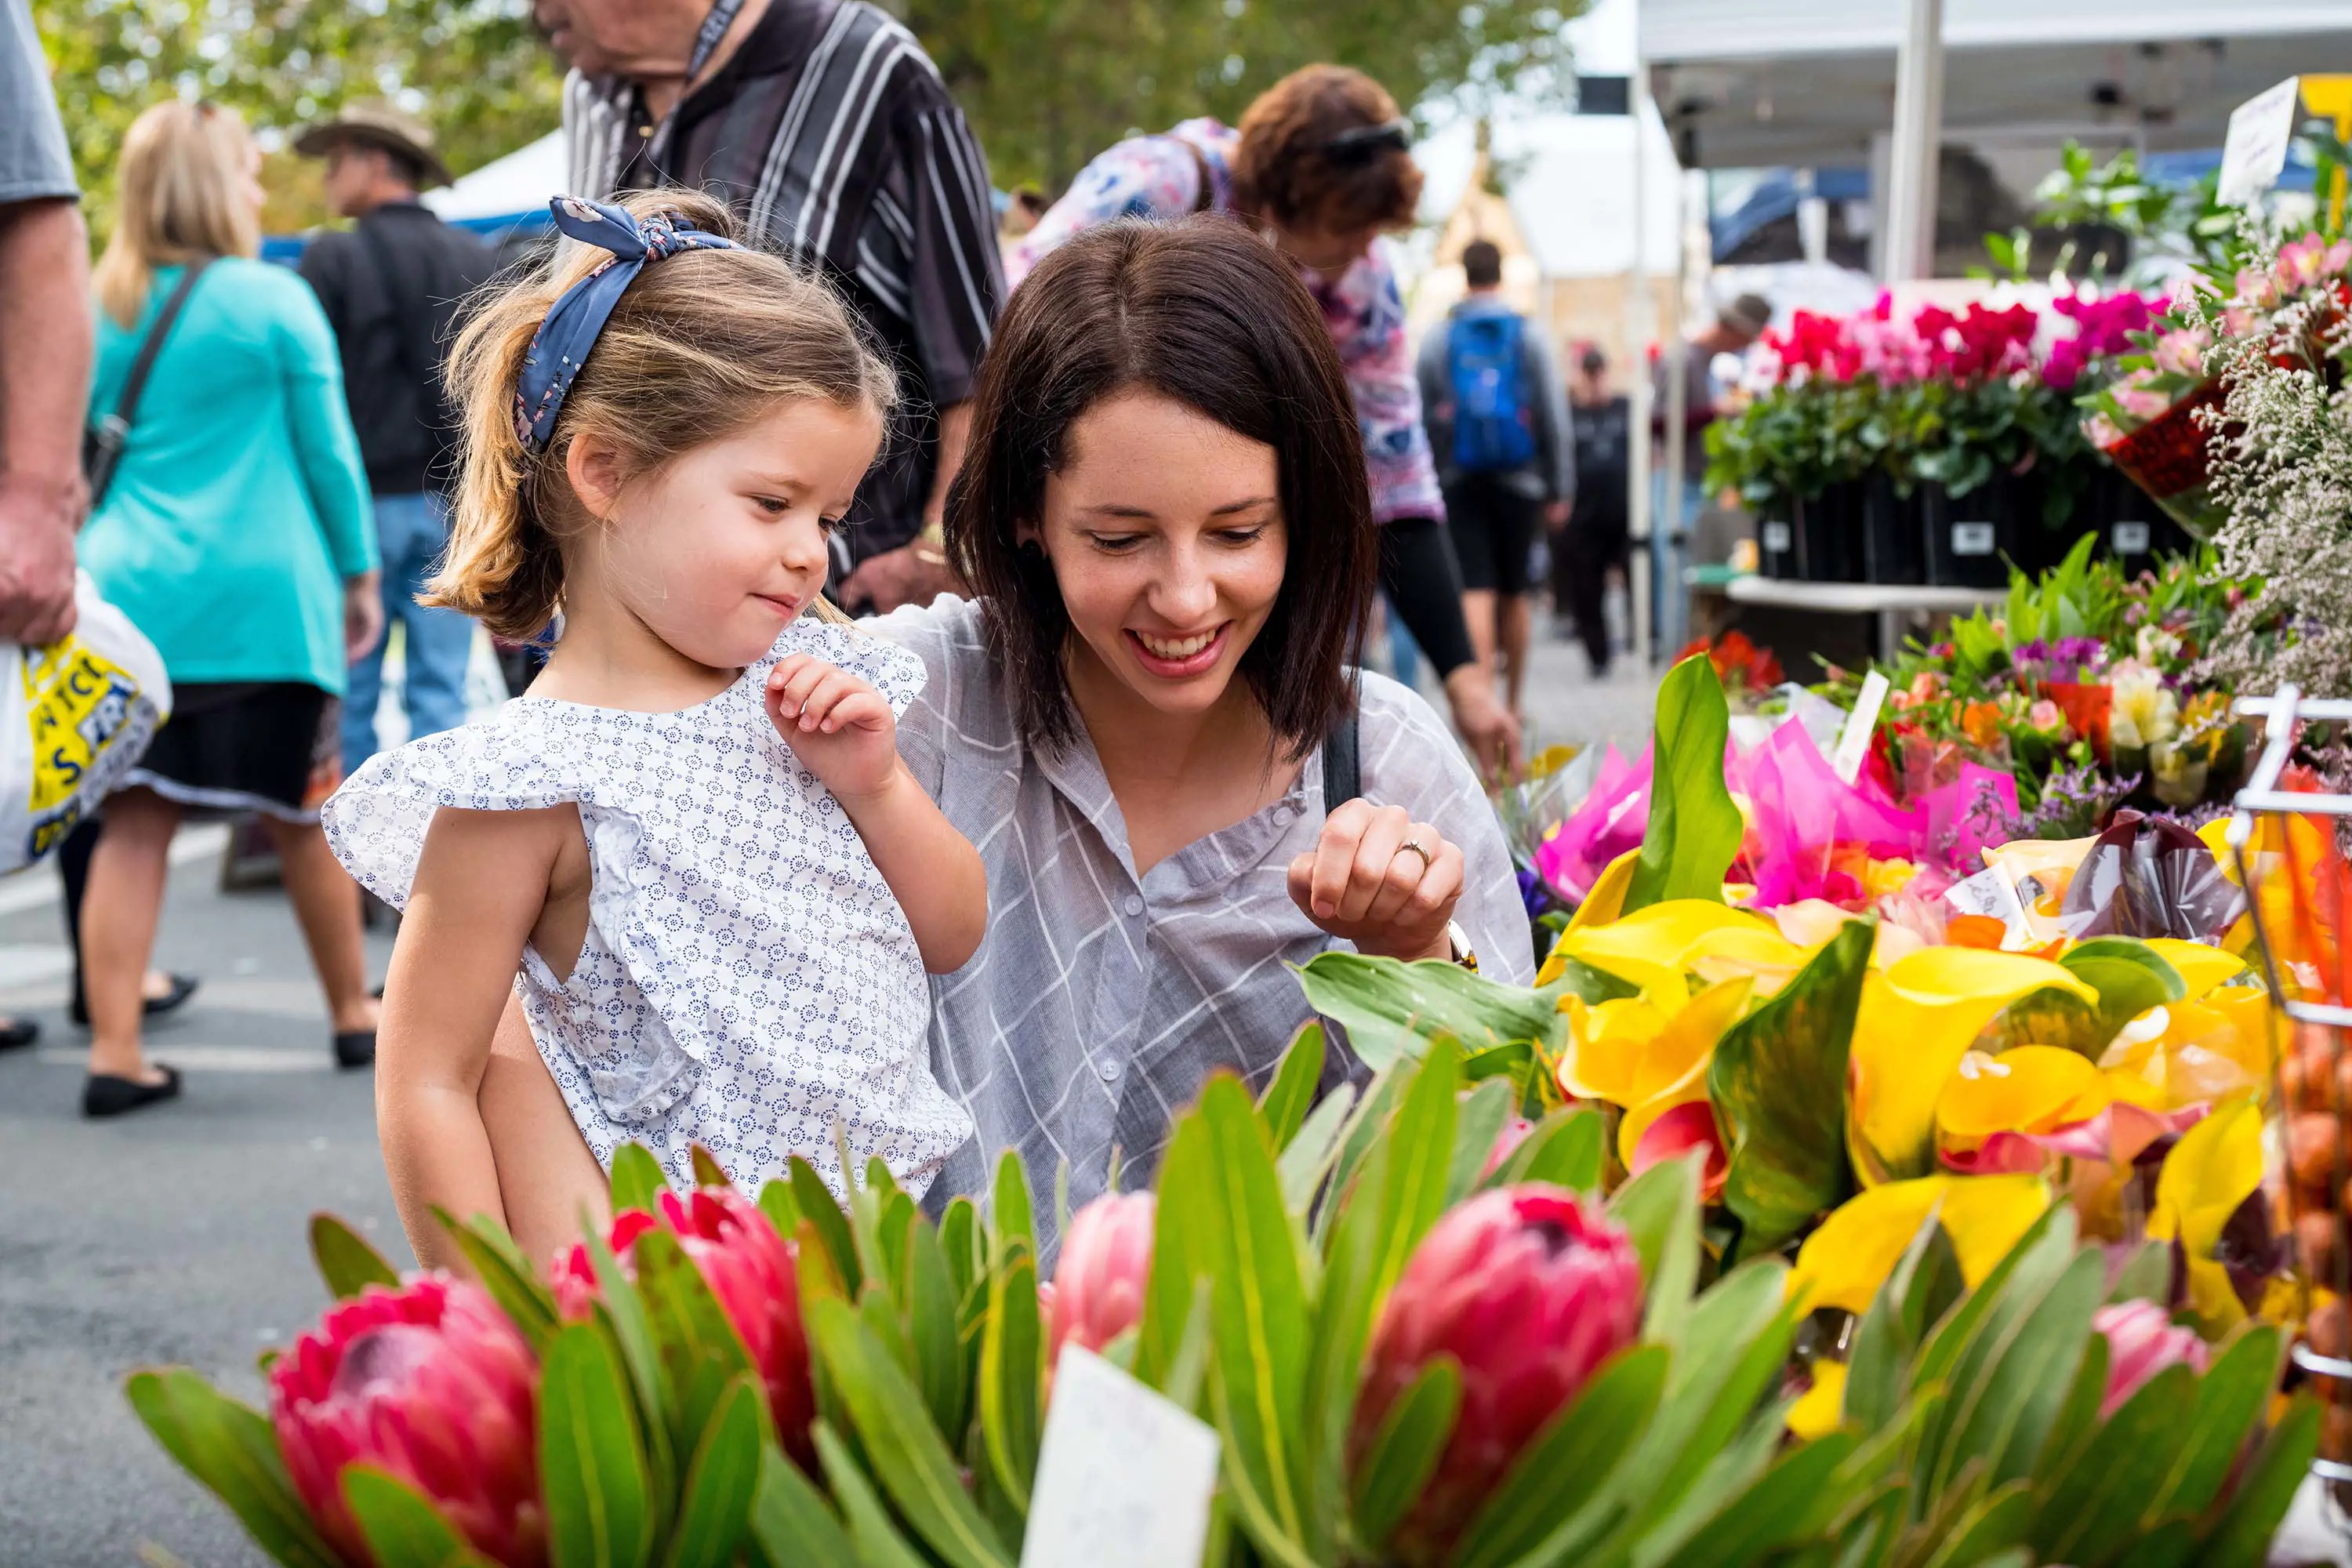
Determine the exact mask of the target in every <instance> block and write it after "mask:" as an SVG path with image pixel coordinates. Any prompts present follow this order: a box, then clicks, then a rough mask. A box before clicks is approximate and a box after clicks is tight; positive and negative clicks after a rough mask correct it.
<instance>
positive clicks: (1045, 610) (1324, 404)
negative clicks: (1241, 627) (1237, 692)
mask: <svg viewBox="0 0 2352 1568" xmlns="http://www.w3.org/2000/svg"><path fill="white" fill-rule="evenodd" d="M1129 387H1142V388H1148V389H1150V391H1153V392H1156V393H1159V394H1160V395H1162V396H1165V397H1169V398H1171V399H1173V400H1175V401H1176V402H1178V403H1181V404H1183V405H1185V406H1186V407H1188V408H1192V409H1196V410H1198V411H1199V412H1200V413H1202V414H1203V415H1205V416H1208V417H1209V418H1211V419H1213V420H1215V421H1216V422H1217V423H1218V424H1220V425H1222V426H1224V427H1225V428H1226V429H1228V430H1231V431H1233V432H1234V434H1235V435H1238V436H1244V437H1248V438H1249V439H1250V440H1253V441H1260V442H1263V443H1265V445H1266V446H1269V447H1273V448H1274V451H1275V457H1276V462H1277V465H1278V469H1277V471H1278V473H1279V475H1280V479H1279V489H1278V499H1279V500H1280V502H1281V506H1282V520H1283V526H1284V531H1285V533H1286V537H1287V540H1288V549H1289V553H1288V557H1287V559H1286V562H1285V563H1284V566H1283V574H1282V588H1281V591H1280V593H1279V594H1278V595H1276V599H1275V602H1274V610H1273V612H1272V614H1270V615H1269V616H1267V617H1266V622H1265V626H1264V627H1263V628H1262V629H1261V630H1260V631H1259V633H1258V635H1257V639H1256V640H1255V642H1253V643H1251V644H1250V646H1249V647H1248V649H1247V650H1246V651H1245V652H1244V654H1243V655H1242V660H1241V674H1242V677H1243V679H1246V680H1247V681H1248V682H1249V684H1250V689H1251V690H1252V691H1254V692H1255V694H1256V696H1257V700H1258V701H1259V703H1260V704H1261V705H1262V706H1263V707H1264V708H1265V713H1266V717H1267V718H1268V720H1270V721H1272V725H1273V729H1274V732H1275V735H1276V745H1277V746H1278V748H1279V749H1280V751H1281V752H1282V754H1283V756H1284V757H1285V758H1286V760H1297V759H1298V758H1301V757H1304V756H1305V755H1306V754H1307V752H1310V751H1312V750H1313V749H1314V747H1315V745H1316V743H1317V742H1319V741H1321V740H1322V739H1323V737H1324V735H1325V734H1326V733H1328V731H1329V730H1330V729H1331V727H1332V725H1333V724H1334V723H1335V722H1336V721H1338V720H1339V718H1340V717H1341V715H1343V714H1344V713H1345V712H1346V711H1347V710H1348V709H1349V705H1350V704H1351V703H1352V702H1353V700H1354V698H1353V693H1352V691H1351V689H1350V684H1349V683H1350V679H1351V676H1350V673H1349V669H1348V665H1349V662H1350V661H1351V660H1352V659H1353V658H1355V657H1356V655H1357V650H1358V647H1359V646H1360V641H1361V638H1362V636H1363V631H1364V626H1365V621H1366V617H1367V616H1369V615H1370V608H1371V595H1372V583H1373V578H1374V574H1375V570H1376V559H1377V558H1376V555H1375V552H1376V551H1377V550H1378V548H1379V543H1378V541H1377V539H1376V538H1375V536H1374V533H1373V529H1372V521H1371V494H1370V487H1369V485H1368V482H1367V480H1366V479H1365V477H1364V447H1363V437H1362V434H1361V432H1360V429H1359V427H1358V426H1357V423H1356V411H1355V405H1354V402H1353V400H1352V398H1351V397H1350V395H1349V390H1348V377H1347V373H1346V371H1345V370H1343V369H1342V368H1341V366H1340V363H1339V351H1338V350H1337V349H1335V348H1334V347H1333V346H1332V343H1331V331H1330V328H1329V327H1328V326H1327V325H1325V323H1324V321H1323V312H1322V311H1321V310H1320V309H1318V307H1317V305H1316V303H1315V300H1314V298H1313V297H1312V296H1311V295H1309V294H1308V293H1307V288H1306V285H1304V284H1303V283H1301V282H1300V281H1299V280H1298V277H1297V273H1295V272H1294V271H1293V270H1292V269H1291V267H1290V264H1289V263H1288V262H1286V261H1285V260H1283V258H1282V257H1281V256H1280V255H1279V254H1278V253H1277V252H1276V250H1275V248H1274V247H1273V246H1271V245H1269V244H1267V243H1266V242H1265V240H1264V239H1262V238H1260V237H1258V236H1257V235H1256V234H1255V232H1253V231H1252V230H1251V229H1250V228H1248V227H1247V226H1244V225H1243V224H1240V223H1238V222H1235V221H1234V219H1232V218H1230V217H1222V216H1214V215H1206V214H1204V215H1202V216H1196V217H1189V218H1184V219H1181V220H1179V221H1177V222H1174V223H1142V222H1134V221H1120V222H1117V223H1110V224H1105V225H1103V226H1100V227H1098V228H1095V229H1091V230H1089V231H1087V233H1085V234H1082V235H1079V236H1078V237H1076V238H1074V239H1072V240H1070V241H1069V242H1068V243H1067V244H1065V245H1063V246H1061V247H1058V248H1057V249H1055V251H1054V252H1053V253H1052V254H1051V255H1049V256H1047V257H1046V258H1045V260H1043V261H1042V262H1040V263H1038V266H1037V269H1036V270H1035V271H1034V272H1033V273H1031V274H1030V275H1029V278H1028V279H1027V280H1026V281H1025V282H1024V283H1023V284H1022V285H1021V287H1020V289H1017V290H1016V291H1015V292H1014V293H1013V300H1012V303H1011V304H1010V305H1009V306H1008V307H1007V308H1006V310H1005V312H1004V315H1003V320H1001V321H999V322H998V323H997V329H996V341H995V342H994V343H993V344H992V346H991V347H990V349H989V352H988V358H987V360H986V362H985V363H982V366H981V372H980V385H979V389H978V391H977V392H976V393H975V395H974V397H973V404H972V416H971V445H970V446H969V447H968V448H967V449H966V452H965V456H964V462H963V468H962V471H961V472H960V473H959V474H958V475H957V476H956V479H955V485H954V488H953V489H952V490H951V491H950V495H949V500H948V510H947V547H948V554H949V558H950V561H952V562H953V563H954V565H955V569H956V571H957V572H958V573H959V574H961V576H962V577H963V580H964V581H965V582H966V583H967V584H971V589H972V592H973V593H974V594H976V595H979V597H980V599H981V601H982V625H983V626H984V627H985V635H986V637H987V639H988V647H989V652H990V655H991V657H992V658H993V659H994V660H995V663H996V668H997V673H998V674H999V675H1000V676H1001V677H1002V679H1003V681H1004V686H1005V690H1006V692H1007V694H1008V695H1009V696H1010V698H1011V700H1012V701H1013V710H1014V713H1015V715H1016V717H1017V718H1018V721H1019V722H1020V726H1021V732H1022V735H1023V736H1024V739H1026V740H1027V741H1028V742H1029V743H1030V744H1031V745H1033V746H1036V747H1039V748H1041V749H1045V750H1049V751H1058V750H1061V749H1063V748H1065V747H1066V746H1068V745H1069V744H1070V742H1073V741H1074V740H1076V738H1077V734H1078V718H1077V713H1076V709H1075V708H1074V707H1073V706H1072V703H1071V700H1070V689H1069V684H1068V681H1067V679H1066V677H1065V671H1064V666H1063V658H1064V655H1065V652H1066V644H1067V642H1068V639H1069V636H1070V618H1069V615H1068V612H1067V611H1066V609H1065V607H1064V605H1063V604H1062V594H1061V589H1060V587H1059V586H1058V585H1057V584H1056V583H1055V578H1054V573H1053V568H1052V567H1051V565H1049V564H1048V563H1047V562H1046V560H1045V555H1044V552H1041V551H1040V550H1038V549H1037V547H1036V546H1035V545H1034V544H1031V545H1029V546H1027V547H1026V548H1024V546H1023V545H1022V543H1021V530H1022V528H1023V526H1024V524H1034V523H1037V522H1038V521H1041V519H1042V517H1043V515H1044V510H1045V477H1046V476H1047V475H1048V474H1050V473H1052V472H1053V471H1054V470H1055V468H1058V467H1060V465H1061V464H1062V463H1063V462H1064V461H1065V460H1066V456H1067V451H1068V444H1069V431H1070V426H1072V425H1073V424H1075V423H1076V421H1077V419H1078V417H1079V416H1081V415H1083V414H1085V413H1086V412H1087V409H1089V408H1092V407H1093V406H1094V405H1096V404H1097V403H1100V402H1101V401H1102V400H1103V399H1105V398H1107V397H1109V396H1111V395H1114V394H1116V393H1119V392H1123V391H1125V390H1127V389H1128V388H1129Z"/></svg>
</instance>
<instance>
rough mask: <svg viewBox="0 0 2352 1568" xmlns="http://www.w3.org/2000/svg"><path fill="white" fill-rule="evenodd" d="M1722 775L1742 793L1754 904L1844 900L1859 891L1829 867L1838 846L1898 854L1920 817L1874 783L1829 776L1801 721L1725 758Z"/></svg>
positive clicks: (1914, 841)
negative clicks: (1727, 762)
mask: <svg viewBox="0 0 2352 1568" xmlns="http://www.w3.org/2000/svg"><path fill="white" fill-rule="evenodd" d="M1725 777H1726V778H1727V781H1728V782H1729V783H1730V785H1731V787H1732V789H1733V790H1734V791H1735V792H1737V793H1738V794H1740V795H1745V796H1747V797H1748V837H1747V843H1746V846H1745V850H1744V853H1745V856H1746V858H1747V861H1748V869H1749V871H1750V872H1751V873H1752V876H1751V877H1750V880H1751V881H1753V882H1754V884H1755V887H1756V896H1755V898H1754V899H1753V900H1750V901H1751V903H1752V904H1753V906H1754V907H1755V908H1757V909H1759V910H1769V909H1774V908H1777V907H1778V906H1780V905H1781V904H1791V903H1796V902H1798V901H1799V900H1804V899H1827V900H1830V901H1831V902H1832V903H1841V904H1852V903H1853V902H1854V901H1855V900H1857V899H1858V898H1860V896H1861V893H1862V889H1861V886H1860V884H1859V883H1857V882H1856V881H1855V880H1854V878H1853V874H1852V873H1851V872H1850V871H1847V870H1843V869H1837V868H1834V866H1833V862H1834V860H1835V859H1836V858H1838V857H1839V854H1840V851H1841V850H1843V851H1844V853H1845V856H1846V858H1848V859H1849V860H1850V859H1851V856H1852V853H1853V851H1854V850H1856V849H1859V850H1861V851H1863V852H1864V853H1865V854H1867V855H1870V856H1872V857H1874V858H1908V857H1910V856H1912V855H1914V854H1916V852H1917V850H1918V847H1919V844H1920V842H1921V839H1922V837H1923V834H1924V831H1925V828H1926V818H1925V817H1924V816H1922V815H1921V814H1920V813H1918V812H1916V811H1906V810H1904V809H1903V808H1902V807H1900V806H1898V805H1895V803H1894V801H1892V800H1891V799H1889V798H1888V797H1887V795H1886V794H1885V791H1884V790H1882V789H1880V788H1879V786H1878V785H1877V784H1876V783H1874V782H1873V781H1871V780H1869V779H1867V778H1865V779H1864V781H1863V782H1862V783H1861V784H1858V785H1857V784H1847V783H1846V782H1845V781H1844V780H1843V779H1841V778H1839V777H1838V776H1837V773H1836V771H1835V770H1834V769H1832V767H1831V766H1830V764H1829V762H1828V759H1826V758H1824V757H1823V756H1822V753H1821V749H1820V748H1819V747H1818V746H1816V745H1814V744H1813V740H1812V737H1811V736H1810V735H1808V734H1807V733H1805V730H1804V726H1802V725H1801V724H1783V725H1781V726H1780V728H1779V729H1778V730H1775V731H1772V736H1771V739H1769V740H1768V741H1766V742H1764V743H1763V744H1762V745H1760V746H1759V747H1757V748H1756V749H1755V750H1754V751H1752V752H1748V754H1747V755H1746V756H1744V757H1738V758H1736V759H1734V760H1733V761H1732V763H1730V765H1729V766H1728V768H1727V770H1726V773H1725Z"/></svg>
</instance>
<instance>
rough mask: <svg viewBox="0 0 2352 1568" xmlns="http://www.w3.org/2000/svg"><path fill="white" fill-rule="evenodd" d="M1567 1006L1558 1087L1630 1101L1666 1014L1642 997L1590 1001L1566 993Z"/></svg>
mask: <svg viewBox="0 0 2352 1568" xmlns="http://www.w3.org/2000/svg"><path fill="white" fill-rule="evenodd" d="M1565 1005H1566V1006H1567V1009H1568V1050H1567V1052H1566V1054H1565V1055H1564V1056H1563V1058H1561V1061H1560V1064H1559V1086H1560V1088H1562V1089H1566V1090H1567V1091H1568V1092H1569V1093H1570V1094H1572V1095H1574V1096H1575V1097H1576V1098H1577V1099H1579V1100H1607V1101H1608V1102H1609V1103H1610V1104H1612V1105H1630V1104H1633V1102H1634V1097H1635V1091H1634V1084H1635V1081H1636V1080H1637V1079H1639V1078H1640V1076H1641V1072H1642V1064H1643V1059H1644V1058H1646V1057H1647V1056H1648V1055H1649V1050H1650V1047H1651V1046H1652V1044H1653V1043H1654V1042H1655V1041H1656V1039H1657V1037H1658V1034H1659V1031H1661V1030H1663V1029H1664V1027H1665V1026H1666V1017H1667V1015H1666V1014H1665V1013H1664V1012H1663V1011H1662V1010H1660V1009H1659V1008H1657V1007H1655V1006H1654V1005H1651V1004H1650V1003H1649V1002H1648V1001H1647V1000H1646V999H1644V998H1643V997H1640V996H1621V997H1618V998H1615V999H1614V1000H1612V1001H1608V1002H1601V1003H1594V1004H1587V1003H1586V1002H1585V1001H1584V999H1583V998H1582V997H1580V996H1570V997H1569V998H1568V1000H1567V1002H1566V1004H1565Z"/></svg>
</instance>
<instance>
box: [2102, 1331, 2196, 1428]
mask: <svg viewBox="0 0 2352 1568" xmlns="http://www.w3.org/2000/svg"><path fill="white" fill-rule="evenodd" d="M2091 1326H2092V1327H2093V1328H2095V1329H2096V1330H2098V1331H2099V1332H2101V1333H2103V1334H2105V1335H2106V1336H2107V1392H2106V1397H2105V1398H2104V1399H2102V1400H2100V1401H2099V1419H2100V1420H2102V1421H2105V1419H2106V1418H2107V1417H2108V1416H2110V1415H2114V1414H2115V1413H2116V1411H2118V1410H2120V1409H2122V1408H2123V1407H2124V1402H2125V1401H2126V1400H2127V1399H2129V1398H2130V1397H2131V1396H2132V1395H2133V1394H2135V1393H2137V1392H2138V1389H2139V1386H2140V1384H2144V1383H2146V1382H2147V1380H2148V1379H2149V1378H2151V1377H2154V1376H2155V1375H2156V1374H2157V1373H2159V1372H2162V1371H2163V1370H2164V1369H2165V1368H2166V1367H2168V1366H2173V1365H2176V1364H2178V1363H2182V1362H2186V1363H2188V1364H2189V1368H2190V1370H2192V1371H2194V1372H2197V1373H2200V1374H2201V1373H2203V1372H2204V1370H2205V1360H2206V1351H2205V1342H2204V1341H2203V1340H2200V1339H2199V1338H2198V1337H2197V1331H2196V1330H2194V1329H2184V1328H2179V1327H2177V1326H2176V1325H2175V1324H2174V1323H2173V1321H2172V1314H2171V1313H2169V1312H2168V1311H2166V1310H2164V1309H2163V1308H2162V1307H2159V1306H2158V1305H2157V1304H2156V1303H2155V1302H2153V1301H2118V1302H2116V1304H2115V1305H2114V1306H2112V1307H2102V1308H2100V1309H2099V1310H2098V1311H2096V1312H2095V1313H2094V1314H2093V1315H2092V1318H2091Z"/></svg>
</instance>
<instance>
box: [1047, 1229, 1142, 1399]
mask: <svg viewBox="0 0 2352 1568" xmlns="http://www.w3.org/2000/svg"><path fill="white" fill-rule="evenodd" d="M1157 1214H1158V1205H1157V1203H1156V1201H1155V1200H1154V1199H1153V1197H1152V1195H1151V1194H1150V1193H1105V1194H1103V1195H1102V1196H1101V1197H1098V1198H1097V1199H1095V1200H1094V1202H1092V1203H1090V1204H1088V1205H1087V1206H1086V1207H1084V1208H1082V1209H1080V1210H1079V1211H1078V1212H1077V1214H1076V1215H1074V1216H1072V1218H1071V1220H1070V1228H1069V1232H1068V1234H1066V1236H1064V1237H1062V1254H1061V1257H1060V1258H1058V1259H1057V1260H1056V1261H1055V1265H1054V1282H1053V1284H1052V1285H1051V1286H1050V1287H1048V1288H1047V1289H1050V1290H1051V1291H1052V1295H1051V1297H1050V1298H1048V1297H1046V1296H1045V1293H1044V1291H1041V1292H1040V1294H1039V1302H1038V1304H1039V1305H1040V1306H1041V1307H1043V1306H1046V1305H1048V1304H1049V1302H1050V1306H1051V1310H1050V1311H1049V1312H1048V1313H1047V1318H1048V1326H1047V1331H1046V1341H1045V1364H1046V1366H1047V1367H1049V1368H1050V1367H1052V1366H1053V1364H1054V1363H1055V1362H1057V1361H1059V1360H1060V1359H1061V1357H1062V1347H1063V1346H1064V1345H1066V1344H1076V1345H1077V1346H1079V1347H1080V1348H1081V1349H1084V1350H1090V1351H1098V1350H1100V1349H1102V1348H1103V1346H1105V1345H1107V1344H1108V1343H1110V1342H1111V1341H1113V1340H1115V1339H1117V1338H1118V1336H1119V1335H1121V1334H1123V1333H1125V1332H1126V1331H1128V1330H1129V1329H1131V1328H1133V1327H1134V1326H1135V1325H1136V1324H1137V1323H1139V1322H1140V1321H1142V1319H1143V1290H1144V1287H1145V1285H1146V1284H1147V1283H1149V1282H1150V1279H1151V1244H1152V1226H1153V1221H1154V1218H1155V1217H1156V1215H1157Z"/></svg>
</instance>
